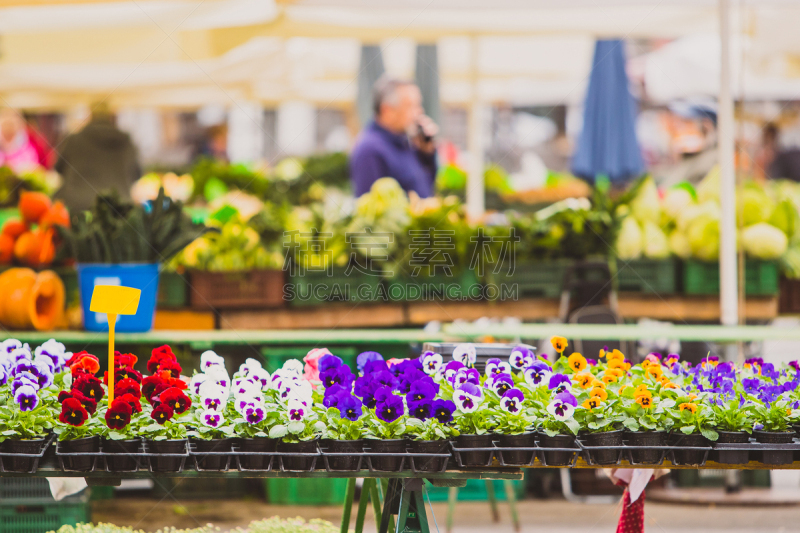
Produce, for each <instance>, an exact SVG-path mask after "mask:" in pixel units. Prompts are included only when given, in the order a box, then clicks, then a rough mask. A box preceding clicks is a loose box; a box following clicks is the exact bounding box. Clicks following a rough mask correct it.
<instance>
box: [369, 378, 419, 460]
mask: <svg viewBox="0 0 800 533" xmlns="http://www.w3.org/2000/svg"><path fill="white" fill-rule="evenodd" d="M375 398H376V403H375V408H374V410H372V411H371V412H370V414H369V415H368V416H367V418H366V420H365V425H366V430H365V433H364V437H365V438H366V439H369V444H368V446H369V451H370V452H375V453H379V454H396V455H374V456H371V459H370V460H371V462H372V467H373V468H374V469H375V470H380V471H382V472H397V471H399V470H401V469H402V468H403V466H404V462H403V455H404V454H405V453H406V451H407V447H408V441H407V440H406V439H405V435H406V421H407V420H408V416H407V415H406V413H405V405H404V402H403V398H402V397H401V396H397V395H395V394H393V393H392V391H391V390H390V389H389V388H388V387H381V388H380V389H378V390H377V391H376V393H375Z"/></svg>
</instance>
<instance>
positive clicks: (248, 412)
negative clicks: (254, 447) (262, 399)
mask: <svg viewBox="0 0 800 533" xmlns="http://www.w3.org/2000/svg"><path fill="white" fill-rule="evenodd" d="M243 414H244V418H245V420H247V423H248V424H252V425H255V424H258V423H261V422H263V421H264V419H265V418H266V417H267V413H266V412H265V411H264V407H262V406H260V405H251V406H248V407H247V408H246V409H245V410H244V413H243Z"/></svg>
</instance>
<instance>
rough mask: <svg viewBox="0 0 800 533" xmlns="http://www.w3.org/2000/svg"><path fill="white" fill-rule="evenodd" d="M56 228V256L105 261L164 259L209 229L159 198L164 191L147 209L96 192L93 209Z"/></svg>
mask: <svg viewBox="0 0 800 533" xmlns="http://www.w3.org/2000/svg"><path fill="white" fill-rule="evenodd" d="M56 228H57V229H58V231H59V233H60V234H61V237H62V238H63V245H62V246H61V247H60V248H59V251H58V257H59V258H61V259H65V258H72V259H75V260H77V261H78V262H79V263H109V264H116V263H156V262H167V261H169V259H170V258H171V257H172V256H174V255H175V254H177V253H178V252H180V251H181V250H182V249H183V248H184V247H186V246H187V245H188V244H189V243H191V242H192V241H193V240H195V239H196V238H198V237H200V236H202V235H203V234H204V233H206V232H207V231H209V228H206V227H205V226H203V225H202V224H195V223H193V222H192V220H191V218H190V217H189V216H188V215H186V214H185V213H184V212H183V204H181V203H180V202H173V201H172V200H171V199H170V198H167V197H166V196H164V189H161V190H159V192H158V198H156V200H155V201H153V202H152V207H151V208H150V209H149V210H148V209H145V207H144V206H141V205H133V204H130V203H125V202H121V201H120V200H119V198H117V197H115V196H111V195H109V196H102V195H101V196H98V197H97V201H96V203H95V207H94V209H93V210H91V211H83V212H80V213H76V214H73V217H72V227H71V228H64V227H61V226H56Z"/></svg>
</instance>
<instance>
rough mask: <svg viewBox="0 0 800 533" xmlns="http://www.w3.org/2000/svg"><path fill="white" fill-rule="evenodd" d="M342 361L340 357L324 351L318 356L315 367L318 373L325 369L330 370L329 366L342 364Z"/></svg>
mask: <svg viewBox="0 0 800 533" xmlns="http://www.w3.org/2000/svg"><path fill="white" fill-rule="evenodd" d="M343 364H344V361H342V359H341V358H340V357H336V356H335V355H333V354H332V353H326V354H325V355H323V356H322V357H320V358H319V361H317V368H318V369H319V372H320V374H321V373H322V372H325V371H326V370H330V369H331V368H336V367H337V366H342V365H343Z"/></svg>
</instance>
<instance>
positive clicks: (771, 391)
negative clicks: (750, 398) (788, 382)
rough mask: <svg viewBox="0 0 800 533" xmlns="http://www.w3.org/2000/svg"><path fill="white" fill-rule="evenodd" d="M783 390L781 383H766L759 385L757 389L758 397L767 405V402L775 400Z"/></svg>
mask: <svg viewBox="0 0 800 533" xmlns="http://www.w3.org/2000/svg"><path fill="white" fill-rule="evenodd" d="M783 392H784V390H783V386H782V385H767V386H764V387H761V389H760V390H759V391H758V399H759V400H761V401H762V402H764V403H765V404H767V406H769V404H771V403H772V402H774V401H776V400H777V399H778V398H779V397H780V395H781V394H783Z"/></svg>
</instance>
